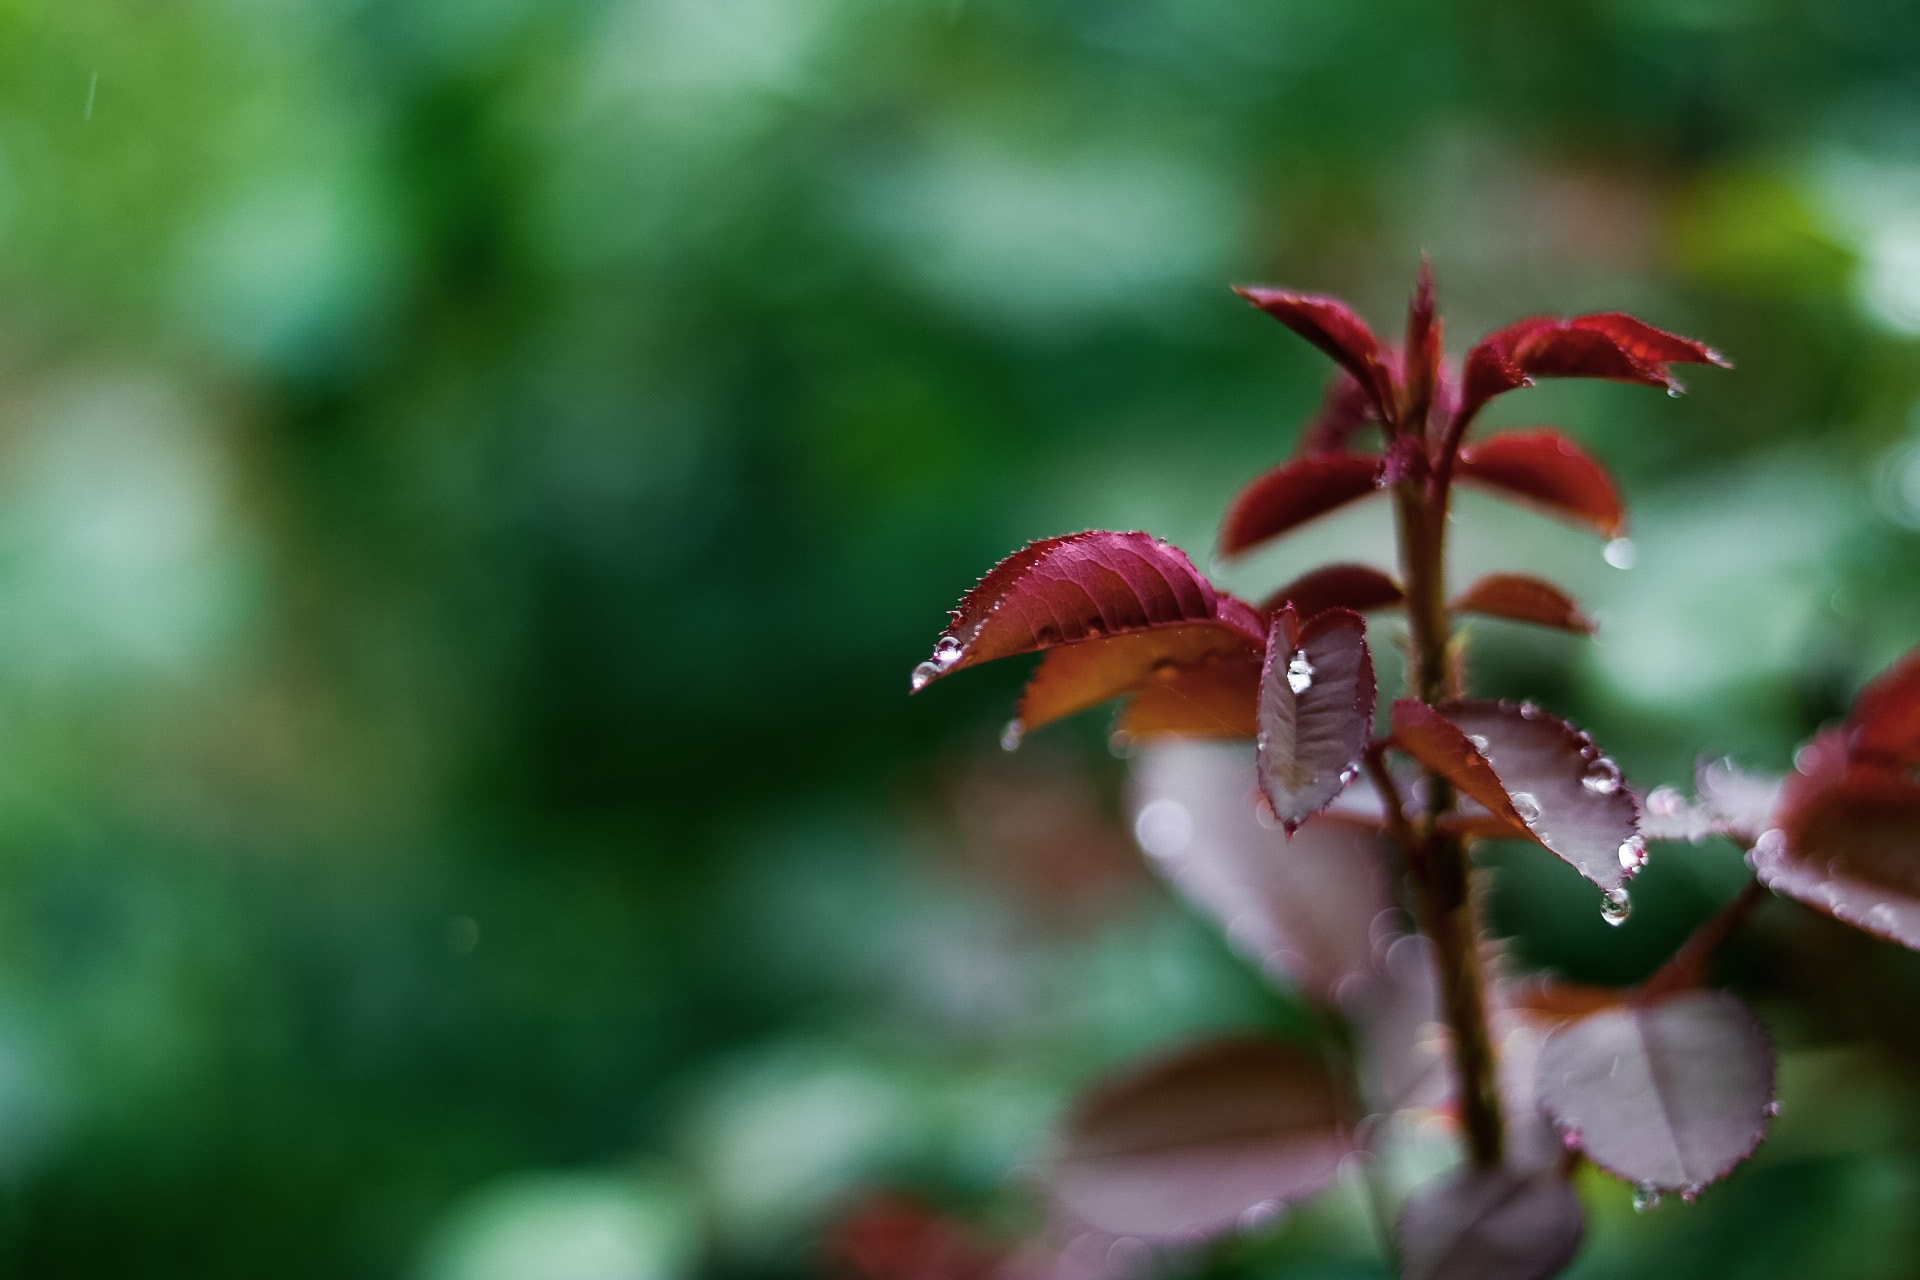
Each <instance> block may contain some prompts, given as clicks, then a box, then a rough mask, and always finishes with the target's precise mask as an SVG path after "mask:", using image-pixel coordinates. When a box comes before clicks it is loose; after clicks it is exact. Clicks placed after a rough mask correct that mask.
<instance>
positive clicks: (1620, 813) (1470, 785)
mask: <svg viewBox="0 0 1920 1280" xmlns="http://www.w3.org/2000/svg"><path fill="white" fill-rule="evenodd" d="M1393 739H1394V742H1395V743H1396V744H1397V745H1398V746H1400V747H1401V748H1402V749H1403V750H1405V751H1406V752H1407V753H1408V754H1410V755H1412V756H1413V757H1414V758H1415V759H1416V760H1418V761H1420V763H1421V764H1423V765H1425V766H1426V767H1427V768H1429V769H1431V770H1433V771H1434V772H1436V773H1438V774H1441V775H1442V776H1444V777H1445V778H1447V779H1448V780H1449V781H1451V782H1452V783H1453V785H1454V786H1456V787H1458V788H1459V789H1460V790H1461V791H1463V792H1465V793H1466V794H1467V795H1469V796H1472V797H1473V798H1474V799H1475V800H1478V801H1479V802H1480V803H1481V804H1483V805H1485V806H1486V807H1487V808H1488V809H1489V810H1490V811H1492V813H1493V814H1494V815H1495V816H1497V817H1499V818H1503V819H1505V820H1507V821H1509V822H1511V823H1513V824H1514V826H1515V827H1516V829H1517V830H1516V833H1517V831H1519V830H1524V831H1525V832H1526V834H1527V835H1529V836H1531V837H1532V839H1533V840H1534V841H1536V842H1537V843H1538V844H1540V845H1541V846H1543V847H1544V848H1546V849H1547V850H1549V851H1550V852H1552V853H1553V854H1555V855H1557V856H1558V857H1559V858H1561V859H1562V860H1563V861H1565V862H1566V863H1568V865H1570V866H1572V867H1573V869H1574V870H1576V871H1578V872H1579V873H1580V874H1581V875H1583V876H1585V877H1586V878H1587V879H1589V880H1591V881H1593V882H1594V883H1595V884H1596V885H1599V886H1600V888H1602V889H1604V890H1606V891H1607V895H1608V901H1609V904H1610V907H1611V910H1610V912H1609V914H1608V919H1610V920H1611V919H1614V918H1615V915H1616V913H1618V912H1620V911H1621V910H1623V909H1624V907H1625V902H1626V889H1625V887H1624V886H1625V884H1626V882H1627V880H1629V879H1630V878H1632V876H1633V875H1634V874H1635V873H1636V872H1638V871H1639V869H1640V867H1641V865H1642V863H1643V862H1644V861H1645V859H1646V843H1645V841H1644V840H1642V839H1641V836H1640V832H1639V818H1640V806H1639V803H1638V802H1637V801H1636V800H1635V799H1634V798H1633V793H1632V792H1631V791H1629V790H1628V789H1627V788H1626V786H1625V785H1624V784H1623V783H1622V781H1621V778H1620V770H1619V768H1618V767H1616V766H1615V765H1614V763H1613V762H1612V761H1611V760H1609V759H1607V758H1606V757H1605V756H1603V755H1601V754H1600V749H1599V748H1598V747H1596V746H1594V745H1593V740H1592V739H1591V738H1589V737H1587V735H1586V734H1584V733H1581V732H1580V731H1579V730H1578V729H1575V728H1574V727H1573V726H1572V725H1570V724H1568V723H1567V722H1566V721H1565V720H1562V719H1560V718H1559V717H1558V716H1550V715H1548V714H1546V713H1545V712H1543V711H1540V710H1538V709H1537V708H1533V707H1516V706H1513V705H1511V704H1509V703H1504V702H1452V703H1447V704H1445V705H1444V706H1442V707H1440V708H1439V709H1438V710H1436V709H1435V708H1433V707H1429V706H1427V705H1426V704H1424V703H1421V702H1415V701H1413V700H1412V699H1402V700H1400V701H1399V702H1396V703H1394V704H1393ZM1618 918H1619V919H1625V916H1624V915H1619V917H1618Z"/></svg>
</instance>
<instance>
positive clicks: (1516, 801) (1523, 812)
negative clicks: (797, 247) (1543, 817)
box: [1510, 791, 1540, 826]
mask: <svg viewBox="0 0 1920 1280" xmlns="http://www.w3.org/2000/svg"><path fill="white" fill-rule="evenodd" d="M1510 798H1511V799H1512V800H1513V811H1514V812H1515V813H1517V814H1519V815H1520V821H1522V822H1524V823H1526V824H1527V825H1528V826H1532V825H1533V824H1534V823H1536V822H1538V821H1540V802H1539V801H1538V800H1536V799H1535V798H1534V795H1533V792H1531V791H1516V792H1514V793H1513V795H1512V796H1511V797H1510Z"/></svg>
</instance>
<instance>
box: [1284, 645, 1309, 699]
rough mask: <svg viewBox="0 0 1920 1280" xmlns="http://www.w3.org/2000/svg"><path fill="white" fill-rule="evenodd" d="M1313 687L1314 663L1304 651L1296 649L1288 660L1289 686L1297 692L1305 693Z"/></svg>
mask: <svg viewBox="0 0 1920 1280" xmlns="http://www.w3.org/2000/svg"><path fill="white" fill-rule="evenodd" d="M1312 687H1313V663H1311V662H1309V661H1308V660H1307V655H1306V653H1305V652H1304V651H1299V650H1296V651H1295V653H1294V655H1293V657H1291V658H1289V659H1288V660H1287V688H1289V689H1291V690H1293V691H1294V692H1295V693H1305V692H1306V691H1307V690H1308V689H1311V688H1312Z"/></svg>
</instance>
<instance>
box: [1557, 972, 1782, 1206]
mask: <svg viewBox="0 0 1920 1280" xmlns="http://www.w3.org/2000/svg"><path fill="white" fill-rule="evenodd" d="M1539 1079H1540V1101H1541V1105H1542V1106H1543V1107H1545V1108H1546V1111H1547V1114H1548V1115H1550V1116H1551V1117H1552V1118H1553V1121H1554V1123H1555V1124H1556V1125H1557V1126H1558V1127H1559V1128H1560V1130H1561V1132H1562V1134H1563V1135H1564V1136H1565V1138H1566V1140H1567V1142H1568V1143H1569V1144H1570V1145H1574V1146H1577V1147H1578V1148H1579V1149H1580V1150H1581V1151H1583V1152H1585V1153H1586V1155H1587V1157H1588V1158H1589V1159H1591V1160H1592V1161H1593V1162H1594V1163H1595V1164H1597V1165H1599V1166H1600V1167H1601V1168H1603V1169H1605V1170H1607V1171H1608V1172H1609V1173H1612V1174H1614V1175H1615V1176H1617V1177H1621V1178H1625V1179H1626V1180H1627V1181H1629V1182H1632V1183H1634V1184H1636V1185H1637V1186H1639V1187H1641V1188H1643V1189H1646V1190H1648V1191H1653V1192H1659V1191H1679V1192H1681V1193H1682V1194H1683V1195H1685V1196H1687V1197H1688V1198H1691V1197H1692V1196H1694V1195H1697V1194H1698V1193H1699V1191H1700V1189H1701V1188H1702V1187H1704V1186H1706V1185H1707V1184H1708V1183H1710V1182H1716V1181H1718V1180H1719V1179H1721V1178H1724V1177H1726V1175H1727V1174H1728V1173H1730V1172H1731V1171H1732V1170H1733V1167H1734V1166H1735V1165H1737V1164H1739V1163H1740V1162H1741V1161H1742V1160H1744V1159H1746V1158H1747V1157H1748V1156H1749V1155H1751V1154H1752V1153H1753V1149H1754V1148H1755V1147H1757V1146H1759V1145H1760V1140H1761V1139H1762V1138H1764V1137H1765V1136H1766V1133H1767V1121H1768V1118H1769V1115H1770V1114H1771V1111H1772V1103H1773V1097H1774V1094H1773V1082H1774V1069H1773V1044H1772V1042H1771V1041H1769V1040H1768V1039H1767V1033H1766V1032H1765V1031H1764V1030H1763V1029H1762V1028H1761V1026H1760V1024H1759V1023H1758V1022H1757V1021H1755V1020H1754V1016H1753V1014H1752V1013H1750V1012H1749V1011H1748V1010H1747V1007H1746V1006H1745V1005H1744V1004H1742V1003H1740V1001H1739V1000H1737V999H1735V998H1734V997H1733V996H1730V995H1728V994H1726V993H1725V992H1721V991H1688V992H1683V993H1681V994H1680V995H1676V996H1671V997H1669V998H1667V999H1665V1000H1660V1001H1658V1002H1656V1003H1653V1004H1629V1005H1623V1006H1621V1007H1619V1008H1617V1009H1606V1010H1602V1011H1601V1012H1599V1013H1595V1014H1591V1015H1589V1016H1588V1017H1585V1018H1582V1019H1580V1020H1579V1021H1578V1022H1574V1023H1569V1024H1568V1025H1566V1026H1564V1027H1562V1028H1560V1029H1559V1030H1558V1031H1556V1032H1554V1034H1553V1036H1552V1038H1550V1039H1549V1040H1548V1041H1547V1044H1546V1047H1545V1048H1544V1049H1542V1050H1541V1052H1540V1063H1539Z"/></svg>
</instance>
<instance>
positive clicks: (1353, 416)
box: [1296, 370, 1380, 457]
mask: <svg viewBox="0 0 1920 1280" xmlns="http://www.w3.org/2000/svg"><path fill="white" fill-rule="evenodd" d="M1379 421H1380V410H1379V409H1378V408H1377V407H1376V406H1375V405H1374V403H1373V395H1372V393H1371V392H1369V391H1368V390H1367V389H1366V388H1365V387H1363V386H1361V385H1360V384H1359V383H1358V382H1356V381H1354V378H1353V375H1352V374H1350V373H1348V372H1346V371H1345V370H1342V371H1341V372H1339V373H1337V374H1335V375H1334V376H1333V381H1332V382H1331V383H1330V384H1329V385H1328V387H1327V394H1326V398H1325V399H1323V400H1322V401H1321V402H1320V409H1319V411H1318V412H1317V413H1315V414H1314V415H1313V417H1312V418H1310V419H1308V421H1307V425H1306V426H1304V427H1302V428H1301V430H1300V444H1299V448H1298V449H1297V450H1296V452H1297V453H1298V454H1299V455H1300V456H1302V457H1313V456H1317V455H1320V454H1327V453H1345V452H1346V451H1347V449H1348V447H1349V446H1350V445H1351V444H1352V442H1353V437H1354V436H1355V435H1357V434H1358V433H1359V432H1360V431H1361V430H1363V429H1364V428H1365V427H1367V426H1368V425H1370V424H1372V423H1377V422H1379Z"/></svg>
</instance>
